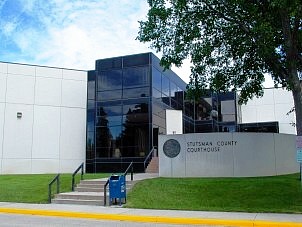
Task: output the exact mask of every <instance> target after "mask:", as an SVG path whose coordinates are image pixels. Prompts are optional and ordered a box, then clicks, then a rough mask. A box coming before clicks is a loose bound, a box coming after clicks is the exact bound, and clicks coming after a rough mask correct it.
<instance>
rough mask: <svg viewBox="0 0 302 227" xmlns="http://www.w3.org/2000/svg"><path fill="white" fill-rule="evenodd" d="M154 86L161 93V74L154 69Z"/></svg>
mask: <svg viewBox="0 0 302 227" xmlns="http://www.w3.org/2000/svg"><path fill="white" fill-rule="evenodd" d="M152 86H153V87H154V88H156V89H157V90H158V91H161V73H160V71H158V70H157V69H156V68H154V67H153V68H152Z"/></svg>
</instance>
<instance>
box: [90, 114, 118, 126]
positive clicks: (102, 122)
mask: <svg viewBox="0 0 302 227" xmlns="http://www.w3.org/2000/svg"><path fill="white" fill-rule="evenodd" d="M121 124H122V116H109V117H107V116H103V117H98V118H97V123H96V125H97V126H117V125H121Z"/></svg>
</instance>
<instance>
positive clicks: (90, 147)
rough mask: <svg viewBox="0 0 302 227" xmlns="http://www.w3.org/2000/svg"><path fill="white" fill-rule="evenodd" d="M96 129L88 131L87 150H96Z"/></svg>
mask: <svg viewBox="0 0 302 227" xmlns="http://www.w3.org/2000/svg"><path fill="white" fill-rule="evenodd" d="M94 144H95V141H94V131H91V132H90V131H88V132H87V138H86V148H87V150H94Z"/></svg>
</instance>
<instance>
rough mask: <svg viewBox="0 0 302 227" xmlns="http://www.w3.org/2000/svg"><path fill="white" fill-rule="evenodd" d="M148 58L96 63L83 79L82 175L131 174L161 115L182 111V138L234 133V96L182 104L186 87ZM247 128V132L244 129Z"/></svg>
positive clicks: (161, 130) (159, 129)
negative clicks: (85, 95)
mask: <svg viewBox="0 0 302 227" xmlns="http://www.w3.org/2000/svg"><path fill="white" fill-rule="evenodd" d="M159 62H160V61H159V59H158V58H157V57H156V56H155V55H154V54H152V53H144V54H137V55H130V56H122V57H115V58H109V59H101V60H97V61H96V69H95V70H93V71H89V73H88V101H87V141H86V144H87V150H86V171H87V172H122V171H124V170H125V169H126V168H127V166H128V165H129V163H130V162H131V161H133V162H134V167H135V170H136V171H143V162H144V160H145V157H146V156H147V155H148V153H149V152H150V150H151V149H152V147H153V146H157V142H158V135H159V134H166V128H165V127H166V122H165V121H166V118H165V117H166V116H165V110H166V109H176V110H182V111H183V126H184V127H183V130H184V132H183V133H194V132H196V133H199V132H232V131H239V130H238V129H239V128H240V127H238V122H239V123H240V115H239V114H238V113H240V111H239V110H238V108H239V107H238V105H237V97H236V93H234V92H229V93H224V94H213V93H210V92H209V94H208V95H206V96H205V97H203V98H201V99H200V100H199V101H198V102H192V101H191V100H186V97H185V96H186V92H185V91H186V83H185V82H184V81H182V80H181V79H180V78H179V77H178V76H177V75H176V74H175V73H174V72H172V71H171V70H164V69H163V68H162V67H161V66H160V64H159ZM245 128H246V127H245Z"/></svg>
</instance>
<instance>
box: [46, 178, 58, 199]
mask: <svg viewBox="0 0 302 227" xmlns="http://www.w3.org/2000/svg"><path fill="white" fill-rule="evenodd" d="M54 182H57V194H58V193H60V174H58V175H56V176H55V178H54V179H53V180H52V181H51V182H50V183H49V184H48V202H49V203H51V186H52V184H53V183H54Z"/></svg>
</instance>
